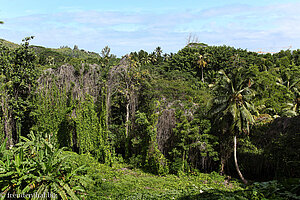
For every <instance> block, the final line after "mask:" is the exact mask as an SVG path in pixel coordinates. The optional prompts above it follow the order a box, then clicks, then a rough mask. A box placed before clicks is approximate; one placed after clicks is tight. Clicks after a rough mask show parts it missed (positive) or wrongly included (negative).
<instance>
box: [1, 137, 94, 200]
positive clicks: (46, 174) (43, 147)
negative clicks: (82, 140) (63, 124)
mask: <svg viewBox="0 0 300 200" xmlns="http://www.w3.org/2000/svg"><path fill="white" fill-rule="evenodd" d="M21 139H22V140H23V142H20V143H18V144H17V145H16V146H15V147H13V148H11V149H9V150H6V149H5V144H6V142H4V143H3V144H2V145H1V148H0V150H1V151H0V152H1V153H0V177H1V179H0V190H1V193H2V199H4V198H6V197H9V194H15V195H20V194H31V195H34V194H38V195H42V194H47V195H49V194H50V195H54V196H57V195H58V196H60V198H61V199H82V197H83V196H85V195H86V194H85V187H86V186H87V185H88V183H89V179H88V178H87V177H86V176H84V175H83V173H84V172H85V167H84V166H80V167H78V166H75V165H72V163H71V162H67V161H66V157H67V156H65V155H63V154H62V152H63V149H57V148H55V146H54V145H53V144H52V143H51V140H50V139H51V138H50V137H46V138H42V137H40V136H35V135H34V134H33V133H30V134H29V139H28V138H25V137H21ZM37 198H39V197H34V196H31V198H30V199H37ZM27 199H29V198H27Z"/></svg>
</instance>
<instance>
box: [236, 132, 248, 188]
mask: <svg viewBox="0 0 300 200" xmlns="http://www.w3.org/2000/svg"><path fill="white" fill-rule="evenodd" d="M233 141H234V149H233V154H234V164H235V168H236V171H237V173H238V174H239V176H240V178H241V179H242V181H243V182H244V183H245V184H248V181H247V180H246V179H245V178H244V177H243V174H242V173H241V171H240V168H239V165H238V162H237V156H236V136H234V138H233Z"/></svg>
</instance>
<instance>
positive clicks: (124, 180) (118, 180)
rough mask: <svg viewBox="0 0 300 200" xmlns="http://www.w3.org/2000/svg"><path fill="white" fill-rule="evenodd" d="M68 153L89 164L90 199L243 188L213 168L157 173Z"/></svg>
mask: <svg viewBox="0 0 300 200" xmlns="http://www.w3.org/2000/svg"><path fill="white" fill-rule="evenodd" d="M70 153H71V152H70ZM71 154H72V156H71V158H70V159H73V160H74V161H75V162H77V163H78V164H86V165H87V167H88V168H89V170H88V175H89V176H90V177H92V179H93V180H94V185H91V186H90V187H89V189H88V191H89V198H90V199H188V198H190V197H191V198H193V199H194V197H196V196H197V195H201V194H206V193H210V191H218V192H220V193H232V192H235V191H240V190H243V188H242V187H241V185H240V184H239V183H238V182H236V181H231V182H229V181H227V180H226V179H225V177H223V176H220V175H219V174H217V173H215V172H213V173H211V174H203V173H198V174H194V175H185V174H183V175H180V176H176V175H166V176H157V175H153V174H150V173H147V172H144V171H142V170H140V169H130V168H129V166H128V165H125V164H115V165H113V166H112V167H110V166H107V165H104V164H100V163H98V162H97V161H96V160H95V159H93V158H92V157H91V156H89V155H77V154H74V153H71Z"/></svg>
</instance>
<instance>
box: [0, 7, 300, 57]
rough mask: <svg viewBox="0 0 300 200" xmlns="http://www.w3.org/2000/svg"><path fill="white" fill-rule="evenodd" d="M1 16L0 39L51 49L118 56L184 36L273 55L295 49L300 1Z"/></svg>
mask: <svg viewBox="0 0 300 200" xmlns="http://www.w3.org/2000/svg"><path fill="white" fill-rule="evenodd" d="M65 10H66V9H64V11H61V12H56V13H51V14H32V15H24V16H21V17H15V18H6V19H3V20H4V21H5V24H4V25H1V26H0V37H1V38H4V39H7V40H10V41H13V42H17V43H20V41H21V40H22V38H24V37H26V36H30V35H34V36H36V37H35V39H34V40H33V42H32V43H33V44H37V45H42V46H47V47H54V48H57V47H59V46H63V45H68V46H70V47H73V45H75V44H76V45H78V46H79V48H83V49H86V50H90V51H96V52H100V51H101V49H102V48H103V47H104V46H106V45H108V46H110V47H111V49H112V52H113V53H114V54H117V55H118V56H121V55H124V54H126V53H129V52H131V51H139V50H140V49H144V50H146V51H153V50H154V49H155V48H156V47H157V46H161V47H162V49H163V50H164V52H177V51H178V50H179V49H181V48H183V47H184V46H185V44H186V38H187V36H188V35H189V34H193V35H196V36H197V37H198V39H199V41H200V42H204V43H207V44H209V45H223V44H224V45H229V46H235V47H238V48H247V49H249V50H258V49H265V50H266V51H276V50H279V49H280V48H284V47H286V46H289V45H293V48H299V47H300V35H299V32H300V12H299V11H300V3H282V4H274V5H268V6H250V5H242V4H240V5H237V4H232V5H226V6H220V7H212V8H209V9H194V10H187V11H176V10H172V11H165V12H160V13H154V12H123V11H97V10H79V9H74V10H71V11H65Z"/></svg>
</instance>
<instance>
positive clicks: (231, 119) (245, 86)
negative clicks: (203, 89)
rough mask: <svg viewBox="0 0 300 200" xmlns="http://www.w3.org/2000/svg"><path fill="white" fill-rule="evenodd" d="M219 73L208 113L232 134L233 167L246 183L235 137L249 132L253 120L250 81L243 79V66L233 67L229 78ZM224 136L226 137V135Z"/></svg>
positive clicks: (223, 73) (222, 163) (222, 72)
mask: <svg viewBox="0 0 300 200" xmlns="http://www.w3.org/2000/svg"><path fill="white" fill-rule="evenodd" d="M219 74H220V75H221V78H220V80H219V82H218V83H217V84H216V86H215V88H214V89H215V90H216V92H217V93H216V94H217V96H216V97H215V98H214V99H212V108H211V110H210V114H211V116H212V117H213V118H214V119H215V120H216V121H215V122H217V123H218V124H219V125H220V126H221V127H220V128H221V129H222V130H224V129H225V130H226V132H227V133H229V134H230V135H233V141H234V146H233V150H234V162H235V167H236V170H237V173H238V174H239V176H240V178H241V179H242V181H243V182H244V183H245V184H247V180H246V179H245V178H244V177H243V175H242V173H241V171H240V169H239V165H238V162H237V156H236V144H237V142H236V138H237V135H239V134H241V133H249V125H250V124H252V123H253V122H254V118H253V116H252V114H251V112H250V111H251V110H253V111H254V107H253V106H252V105H251V103H250V100H251V98H252V97H253V96H254V95H253V91H252V90H251V89H250V87H251V82H250V81H249V80H244V79H243V77H242V74H244V68H242V67H238V68H235V69H234V71H233V73H232V77H231V78H230V77H228V76H227V75H226V73H225V72H224V71H223V70H221V71H219ZM226 137H227V139H228V135H227V136H226ZM224 163H225V162H224V161H223V162H222V158H221V165H222V166H221V168H222V169H221V172H223V168H224Z"/></svg>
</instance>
